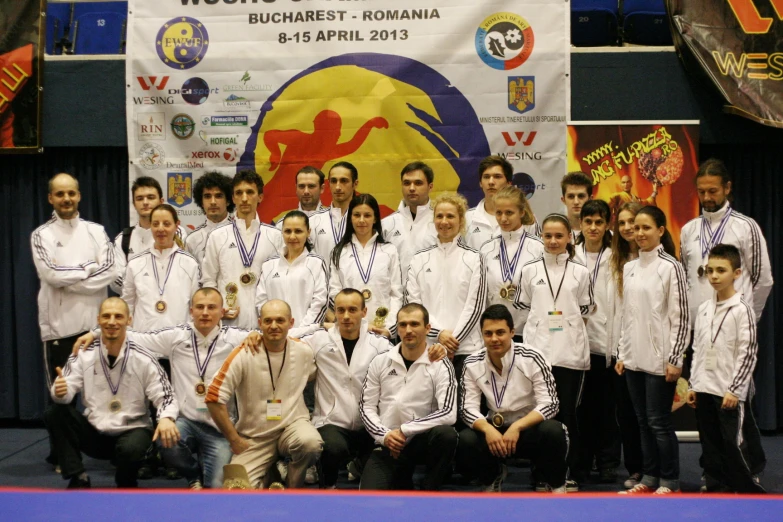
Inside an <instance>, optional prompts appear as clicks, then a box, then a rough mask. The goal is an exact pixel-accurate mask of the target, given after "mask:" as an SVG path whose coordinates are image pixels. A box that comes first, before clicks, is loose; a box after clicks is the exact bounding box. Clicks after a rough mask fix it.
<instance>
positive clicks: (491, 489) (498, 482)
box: [484, 464, 508, 493]
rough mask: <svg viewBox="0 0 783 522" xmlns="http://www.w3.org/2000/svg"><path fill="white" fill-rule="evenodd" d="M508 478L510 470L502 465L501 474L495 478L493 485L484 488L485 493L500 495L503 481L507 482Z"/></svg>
mask: <svg viewBox="0 0 783 522" xmlns="http://www.w3.org/2000/svg"><path fill="white" fill-rule="evenodd" d="M507 476H508V468H507V467H506V465H505V464H501V465H500V474H499V475H498V476H497V477H495V480H493V481H492V484H490V485H488V486H485V487H484V493H500V491H501V489H500V488H501V486H502V485H503V481H504V480H506V477H507Z"/></svg>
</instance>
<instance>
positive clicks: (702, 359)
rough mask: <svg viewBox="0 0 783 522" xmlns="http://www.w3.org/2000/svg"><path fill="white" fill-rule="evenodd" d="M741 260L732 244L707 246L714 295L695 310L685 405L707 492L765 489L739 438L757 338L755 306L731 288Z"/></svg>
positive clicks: (745, 445) (708, 270) (740, 273)
mask: <svg viewBox="0 0 783 522" xmlns="http://www.w3.org/2000/svg"><path fill="white" fill-rule="evenodd" d="M741 263H742V260H741V257H740V253H739V250H738V249H737V248H736V247H734V246H732V245H724V244H718V245H716V246H715V247H713V248H712V250H710V256H709V260H708V262H707V270H706V272H707V278H708V279H709V282H710V285H712V288H713V289H715V291H716V292H717V294H716V295H715V297H714V298H713V299H710V300H708V301H706V302H704V303H703V304H702V305H701V306H700V307H699V310H698V312H697V314H696V325H695V330H694V341H693V366H692V369H691V380H690V383H689V384H690V390H689V391H688V404H690V405H691V406H692V407H695V408H696V421H697V423H698V427H699V440H700V441H701V447H702V451H703V458H702V463H703V464H702V465H703V466H704V472H705V474H706V476H707V477H708V481H707V491H710V492H715V491H721V492H725V491H730V492H740V493H764V492H765V491H764V488H763V487H761V484H758V483H757V482H755V481H754V480H753V472H752V471H751V469H750V467H749V466H748V462H749V461H750V459H749V457H748V448H747V444H746V442H745V441H744V440H743V438H742V422H743V420H745V419H746V417H745V416H744V415H743V414H744V411H743V410H744V409H745V408H746V407H748V406H749V405H747V404H746V399H747V396H748V389H749V388H750V383H751V377H752V375H753V369H754V368H755V366H756V356H757V353H758V343H757V338H756V318H755V314H754V313H753V307H752V305H750V304H748V303H747V302H746V301H745V299H744V298H743V297H742V294H740V293H738V292H737V291H736V290H735V289H734V281H736V280H737V279H739V278H740V277H741V276H742V268H741ZM750 419H752V417H750Z"/></svg>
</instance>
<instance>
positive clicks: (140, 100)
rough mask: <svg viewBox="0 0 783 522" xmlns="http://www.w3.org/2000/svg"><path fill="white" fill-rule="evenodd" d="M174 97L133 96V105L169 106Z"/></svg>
mask: <svg viewBox="0 0 783 522" xmlns="http://www.w3.org/2000/svg"><path fill="white" fill-rule="evenodd" d="M172 103H174V96H134V97H133V105H171V104H172Z"/></svg>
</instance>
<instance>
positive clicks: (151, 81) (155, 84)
mask: <svg viewBox="0 0 783 522" xmlns="http://www.w3.org/2000/svg"><path fill="white" fill-rule="evenodd" d="M136 80H138V82H139V85H141V88H142V89H144V90H145V91H149V90H150V89H153V88H154V89H155V90H156V91H162V90H163V89H165V88H166V84H167V83H169V77H168V76H137V77H136Z"/></svg>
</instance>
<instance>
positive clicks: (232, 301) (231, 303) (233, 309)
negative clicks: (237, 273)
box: [223, 283, 239, 319]
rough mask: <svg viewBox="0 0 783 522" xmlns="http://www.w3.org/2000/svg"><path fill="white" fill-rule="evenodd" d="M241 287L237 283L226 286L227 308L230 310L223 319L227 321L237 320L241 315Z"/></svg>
mask: <svg viewBox="0 0 783 522" xmlns="http://www.w3.org/2000/svg"><path fill="white" fill-rule="evenodd" d="M238 291H239V287H238V286H237V284H236V283H229V284H227V285H226V307H227V308H228V310H227V311H226V313H225V314H224V316H223V317H225V318H226V319H236V318H237V316H238V315H239V307H238V306H237V292H238Z"/></svg>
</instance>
